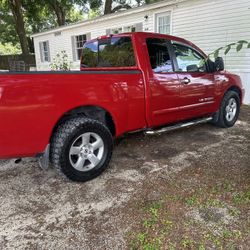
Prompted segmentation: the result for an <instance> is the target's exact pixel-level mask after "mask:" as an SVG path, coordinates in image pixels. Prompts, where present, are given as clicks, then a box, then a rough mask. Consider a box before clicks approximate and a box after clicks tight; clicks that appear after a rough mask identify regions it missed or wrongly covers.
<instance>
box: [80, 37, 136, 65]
mask: <svg viewBox="0 0 250 250" xmlns="http://www.w3.org/2000/svg"><path fill="white" fill-rule="evenodd" d="M133 66H136V60H135V55H134V49H133V43H132V40H131V37H129V36H118V37H108V38H105V39H98V40H94V41H90V42H87V43H85V45H84V46H83V50H82V57H81V68H82V69H84V68H105V67H107V68H110V67H111V68H113V67H133Z"/></svg>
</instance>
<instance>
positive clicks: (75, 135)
mask: <svg viewBox="0 0 250 250" xmlns="http://www.w3.org/2000/svg"><path fill="white" fill-rule="evenodd" d="M112 150H113V138H112V135H111V133H110V131H109V129H108V128H107V127H106V126H105V125H104V124H102V123H101V122H99V121H96V120H93V119H88V118H85V117H77V118H73V119H71V120H68V121H66V122H65V123H63V124H61V125H60V126H59V127H58V129H57V131H56V132H55V134H54V136H53V138H52V142H51V161H52V163H53V165H54V166H55V167H56V169H57V170H59V172H60V173H62V174H63V175H64V176H66V177H67V178H69V179H70V180H73V181H82V182H84V181H88V180H91V179H93V178H95V177H97V176H98V175H100V174H101V173H102V172H103V171H104V170H105V169H106V168H107V166H108V164H109V161H110V159H111V156H112Z"/></svg>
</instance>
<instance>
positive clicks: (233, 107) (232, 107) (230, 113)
mask: <svg viewBox="0 0 250 250" xmlns="http://www.w3.org/2000/svg"><path fill="white" fill-rule="evenodd" d="M236 112H237V102H236V100H235V99H234V98H231V99H229V101H228V104H227V106H226V119H227V121H229V122H231V121H233V119H234V118H235V115H236Z"/></svg>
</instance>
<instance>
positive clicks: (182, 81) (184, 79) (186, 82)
mask: <svg viewBox="0 0 250 250" xmlns="http://www.w3.org/2000/svg"><path fill="white" fill-rule="evenodd" d="M190 82H191V80H190V79H189V78H187V77H184V78H183V79H182V80H181V83H184V84H189V83H190Z"/></svg>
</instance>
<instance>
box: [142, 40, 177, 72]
mask: <svg viewBox="0 0 250 250" xmlns="http://www.w3.org/2000/svg"><path fill="white" fill-rule="evenodd" d="M146 42H147V47H148V54H149V58H150V63H151V67H152V69H153V71H154V72H155V73H166V72H173V65H172V61H171V58H170V55H169V51H168V46H167V44H168V40H166V39H160V38H148V39H147V40H146Z"/></svg>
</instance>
